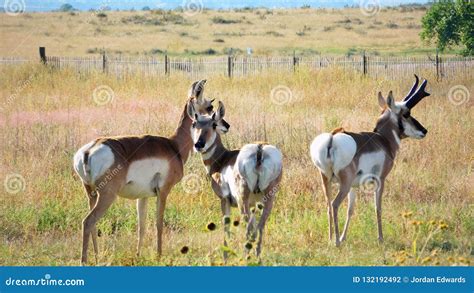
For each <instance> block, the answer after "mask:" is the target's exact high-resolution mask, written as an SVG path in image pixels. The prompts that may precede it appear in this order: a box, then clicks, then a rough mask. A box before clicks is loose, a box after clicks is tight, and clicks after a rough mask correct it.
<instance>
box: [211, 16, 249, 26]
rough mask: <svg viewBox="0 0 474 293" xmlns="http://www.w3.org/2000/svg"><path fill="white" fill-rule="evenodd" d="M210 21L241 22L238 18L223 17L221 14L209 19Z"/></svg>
mask: <svg viewBox="0 0 474 293" xmlns="http://www.w3.org/2000/svg"><path fill="white" fill-rule="evenodd" d="M211 21H212V23H215V24H234V23H241V22H242V21H241V20H239V19H225V18H223V17H221V16H214V17H213V18H212V19H211Z"/></svg>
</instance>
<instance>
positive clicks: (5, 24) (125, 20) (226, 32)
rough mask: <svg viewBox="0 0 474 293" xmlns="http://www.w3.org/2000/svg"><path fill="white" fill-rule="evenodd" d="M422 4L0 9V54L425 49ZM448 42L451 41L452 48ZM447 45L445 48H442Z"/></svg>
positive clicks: (407, 52)
mask: <svg viewBox="0 0 474 293" xmlns="http://www.w3.org/2000/svg"><path fill="white" fill-rule="evenodd" d="M425 12H426V7H423V6H421V7H416V6H415V7H410V6H405V7H394V8H382V9H381V10H380V11H379V12H378V13H376V14H375V15H373V16H370V17H369V16H367V15H365V14H364V13H363V12H362V11H361V10H360V9H357V8H347V9H313V8H307V9H264V8H260V9H234V10H221V11H219V10H206V9H204V10H202V11H195V12H194V11H163V10H153V11H103V12H85V11H84V12H45V13H23V14H20V15H18V16H9V15H7V14H5V13H0V34H1V39H2V42H1V44H0V56H23V57H30V58H31V57H35V58H36V57H38V47H39V46H45V47H46V50H47V52H46V53H47V54H48V55H52V56H87V55H97V54H99V53H100V51H101V50H105V51H106V52H107V53H108V54H124V55H144V54H147V55H156V56H161V55H164V54H165V53H167V54H169V55H171V56H192V55H225V54H229V52H230V50H231V49H232V52H233V53H234V54H246V53H247V48H249V47H250V48H252V49H253V51H254V53H255V54H257V55H290V54H293V52H294V51H296V53H297V54H299V55H305V54H319V53H321V54H325V55H331V54H332V55H334V54H336V55H341V54H360V53H361V52H362V51H367V53H369V54H371V55H379V54H380V55H397V56H400V55H426V54H431V55H433V54H434V52H435V49H434V46H427V45H425V44H422V42H421V41H420V38H419V33H420V31H421V25H420V24H421V18H422V16H423V15H424V14H425ZM455 51H456V48H454V51H451V53H452V52H455ZM447 53H450V52H447Z"/></svg>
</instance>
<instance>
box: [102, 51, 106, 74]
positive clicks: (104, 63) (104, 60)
mask: <svg viewBox="0 0 474 293" xmlns="http://www.w3.org/2000/svg"><path fill="white" fill-rule="evenodd" d="M102 72H103V73H106V72H107V56H105V51H103V52H102Z"/></svg>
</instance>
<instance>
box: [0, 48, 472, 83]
mask: <svg viewBox="0 0 474 293" xmlns="http://www.w3.org/2000/svg"><path fill="white" fill-rule="evenodd" d="M27 62H35V60H31V59H28V58H18V57H0V66H1V65H15V64H22V63H27ZM43 62H45V63H46V64H47V65H48V66H51V67H52V68H58V69H61V68H72V69H73V70H76V71H77V72H79V73H91V72H96V71H99V72H100V71H102V72H104V73H107V74H112V75H115V76H117V77H119V78H120V77H125V76H129V75H145V76H165V75H171V74H178V73H179V74H184V75H187V76H189V77H190V78H199V77H203V76H206V77H207V76H212V75H227V76H229V77H234V76H236V77H239V76H248V75H256V74H260V73H262V72H265V71H268V70H273V71H277V72H291V71H295V70H297V69H298V68H300V67H307V68H310V69H312V70H320V69H323V68H329V67H336V68H340V69H342V70H345V71H356V72H360V73H361V74H365V75H368V76H371V77H374V78H381V77H385V78H389V79H395V78H399V77H400V76H406V75H411V74H413V73H417V74H421V73H426V72H433V73H434V75H436V76H437V77H438V78H440V79H441V78H453V77H455V76H465V77H469V78H472V77H474V70H473V68H474V58H473V57H438V56H436V58H429V57H422V56H420V57H380V56H365V55H363V56H321V55H317V56H303V57H297V56H267V57H264V56H258V57H253V56H248V57H247V56H232V57H231V56H224V57H201V58H182V57H168V56H165V57H164V58H160V57H148V56H146V57H124V56H107V55H105V54H104V55H101V56H91V57H56V56H47V57H45V59H44V60H43Z"/></svg>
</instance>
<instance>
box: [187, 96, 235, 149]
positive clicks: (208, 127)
mask: <svg viewBox="0 0 474 293" xmlns="http://www.w3.org/2000/svg"><path fill="white" fill-rule="evenodd" d="M188 115H189V117H191V119H192V120H193V126H192V130H191V132H192V137H193V143H194V149H195V150H196V151H197V152H200V153H205V152H207V151H208V150H209V149H210V148H211V147H212V146H213V145H214V142H215V141H216V139H217V137H218V135H220V134H225V133H227V132H228V131H229V128H230V125H229V124H228V123H227V122H226V121H225V120H224V115H225V107H224V104H223V103H222V102H221V101H219V108H218V109H217V111H216V112H215V113H212V114H211V115H202V114H199V113H198V112H197V111H196V110H195V109H194V106H193V104H192V103H189V104H188Z"/></svg>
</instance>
